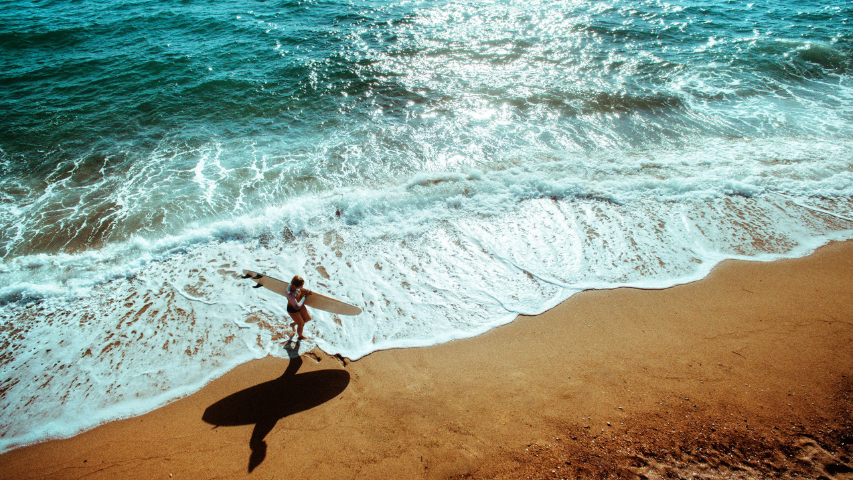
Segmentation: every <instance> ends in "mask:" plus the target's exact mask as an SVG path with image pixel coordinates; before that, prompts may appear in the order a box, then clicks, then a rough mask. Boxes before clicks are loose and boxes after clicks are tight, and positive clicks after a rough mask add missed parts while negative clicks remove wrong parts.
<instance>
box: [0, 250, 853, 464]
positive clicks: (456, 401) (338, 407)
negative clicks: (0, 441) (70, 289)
mask: <svg viewBox="0 0 853 480" xmlns="http://www.w3.org/2000/svg"><path fill="white" fill-rule="evenodd" d="M349 321H358V318H357V317H355V318H353V319H350V320H349ZM851 340H853V242H851V241H846V242H835V243H831V244H829V245H827V246H825V247H822V248H820V249H819V250H817V251H816V252H815V253H813V254H812V255H809V256H807V257H804V258H798V259H784V260H778V261H774V262H746V261H734V260H731V261H726V262H724V263H722V264H721V265H718V266H717V267H716V268H715V269H714V270H713V271H712V272H711V274H710V275H709V276H708V277H706V278H704V279H702V280H700V281H697V282H693V283H689V284H685V285H678V286H675V287H671V288H666V289H660V290H641V289H632V288H617V289H613V290H593V291H585V292H582V293H580V294H578V295H576V296H574V297H572V298H570V299H569V300H568V301H566V302H564V303H562V304H560V305H559V306H557V307H556V308H553V309H551V310H549V311H547V312H545V313H544V314H541V315H538V316H520V317H518V318H517V319H516V320H515V321H513V322H511V323H510V324H508V325H506V326H503V327H499V328H496V329H494V330H492V331H489V332H487V333H485V334H483V335H480V336H477V337H474V338H470V339H464V340H456V341H452V342H449V343H445V344H441V345H436V346H430V347H425V348H410V349H394V350H386V351H379V352H375V353H373V354H370V355H368V356H366V357H364V358H362V359H360V360H358V361H354V362H350V361H348V360H347V359H345V358H342V357H334V356H329V355H327V354H325V353H323V352H322V351H320V350H319V349H315V350H312V351H310V352H307V353H304V354H303V355H301V356H298V357H295V358H292V359H290V360H289V361H288V360H286V359H280V358H274V357H267V358H263V359H260V360H256V361H251V362H248V363H245V364H243V365H240V366H238V367H237V368H234V369H233V370H231V371H230V372H228V373H227V374H225V375H224V376H222V377H221V378H218V379H216V380H214V381H212V382H211V383H209V384H208V385H207V386H205V387H204V388H203V389H201V390H200V391H198V392H197V393H194V394H192V395H189V396H187V397H185V398H182V399H180V400H177V401H175V402H173V403H170V404H169V405H166V406H164V407H162V408H159V409H157V410H155V411H152V412H150V413H147V414H145V415H141V416H138V417H133V418H127V419H123V420H119V421H114V422H110V423H107V424H104V425H101V426H99V427H97V428H94V429H92V430H89V431H87V432H84V433H81V434H79V435H77V436H74V437H72V438H68V439H62V440H51V441H46V442H43V443H39V444H35V445H30V446H26V447H23V448H18V449H15V450H12V451H10V452H7V453H4V454H3V455H2V456H0V477H2V478H9V479H13V478H15V479H21V478H28V479H29V478H62V479H64V478H68V479H71V478H84V477H85V478H198V479H201V478H318V479H319V478H608V477H609V478H795V477H804V478H850V476H851V473H853V461H851V456H853V449H851V446H850V442H851V438H852V437H851V435H853V434H852V433H851V432H853V430H851V424H853V422H851V420H853V416H852V415H851V408H853V395H852V394H851V392H853V388H851V386H852V385H853V384H851V376H853V342H851Z"/></svg>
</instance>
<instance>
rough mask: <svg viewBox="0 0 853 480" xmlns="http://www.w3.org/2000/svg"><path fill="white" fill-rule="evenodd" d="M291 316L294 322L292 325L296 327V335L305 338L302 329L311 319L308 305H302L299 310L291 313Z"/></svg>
mask: <svg viewBox="0 0 853 480" xmlns="http://www.w3.org/2000/svg"><path fill="white" fill-rule="evenodd" d="M290 318H292V319H293V322H294V323H293V324H291V327H293V326H295V327H296V335H298V336H299V339H303V338H305V336H304V335H302V329H303V328H304V327H305V324H306V323H308V322H310V321H311V314H310V313H308V309H307V308H306V307H302V309H301V310H299V311H298V312H294V313H291V314H290Z"/></svg>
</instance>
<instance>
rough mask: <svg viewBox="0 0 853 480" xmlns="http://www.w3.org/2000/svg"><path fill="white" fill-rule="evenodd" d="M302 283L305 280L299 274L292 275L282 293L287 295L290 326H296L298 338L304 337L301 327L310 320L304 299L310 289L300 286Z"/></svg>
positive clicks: (309, 292) (309, 293)
mask: <svg viewBox="0 0 853 480" xmlns="http://www.w3.org/2000/svg"><path fill="white" fill-rule="evenodd" d="M303 285H305V280H303V279H302V277H300V276H299V275H294V276H293V279H292V280H290V285H288V287H287V291H286V292H285V294H284V296H285V297H287V313H289V314H290V318H292V319H293V323H291V324H290V326H291V328H296V334H297V335H299V339H300V340H302V339H304V338H305V337H304V336H303V335H302V329H303V327H305V324H306V323H308V322H310V321H311V314H310V313H308V307H306V306H305V299H306V298H307V297H308V295H311V290H308V289H307V288H302V286H303Z"/></svg>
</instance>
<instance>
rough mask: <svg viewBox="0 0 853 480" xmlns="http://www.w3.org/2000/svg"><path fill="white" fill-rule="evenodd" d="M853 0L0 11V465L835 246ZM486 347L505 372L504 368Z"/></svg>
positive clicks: (445, 0)
mask: <svg viewBox="0 0 853 480" xmlns="http://www.w3.org/2000/svg"><path fill="white" fill-rule="evenodd" d="M851 19H853V4H851V3H850V2H849V1H846V0H828V1H824V2H803V1H793V0H772V1H761V0H757V1H754V2H751V3H746V2H735V1H722V0H705V1H689V0H685V1H680V2H678V1H674V2H672V3H668V2H664V1H656V0H640V1H627V0H602V1H537V0H526V1H519V0H492V1H488V0H470V1H462V0H459V1H450V0H439V1H407V0H400V1H392V0H369V1H368V0H366V1H357V0H352V1H340V0H317V1H312V0H304V1H273V0H270V1H261V0H256V1H251V0H240V1H234V2H213V1H204V0H184V1H181V2H165V3H164V2H147V1H129V0H123V1H114V0H99V1H95V0H77V1H54V0H40V1H23V0H7V1H6V2H4V5H3V8H2V9H0V256H2V262H0V372H2V376H0V411H2V412H3V415H2V417H0V451H6V450H9V449H12V448H15V447H17V446H21V445H25V444H28V443H32V442H37V441H41V440H44V439H47V438H57V437H65V436H69V435H73V434H75V433H77V432H80V431H82V430H85V429H88V428H91V427H93V426H95V425H98V424H100V423H103V422H106V421H109V420H113V419H117V418H122V417H127V416H131V415H137V414H141V413H144V412H146V411H150V410H152V409H154V408H157V407H158V406H161V405H163V404H165V403H167V402H169V401H171V400H173V399H175V398H178V397H180V396H183V395H187V394H189V393H192V392H193V391H196V390H198V389H199V388H201V387H202V386H203V385H204V384H205V383H207V382H209V381H210V380H212V379H214V378H216V377H218V376H220V375H222V374H223V373H224V372H226V371H227V370H229V369H231V368H233V367H234V366H235V365H238V364H240V363H243V362H246V361H249V360H251V359H254V358H260V357H263V356H266V355H279V356H286V351H285V350H284V349H283V345H284V342H285V341H286V340H287V339H288V338H289V333H290V331H289V328H288V327H287V324H288V323H289V320H288V318H287V314H286V312H285V302H284V299H283V298H282V297H280V296H277V295H276V294H274V293H272V292H269V291H267V290H265V289H252V288H249V287H250V286H251V285H252V283H253V282H251V281H250V280H243V279H241V278H240V276H241V275H242V269H243V268H249V269H252V270H257V271H262V272H266V273H268V274H269V275H271V276H274V277H278V278H282V279H285V280H287V279H289V278H290V277H291V276H293V275H294V274H299V275H302V276H303V277H305V278H306V281H307V286H308V288H311V289H313V290H316V291H318V292H321V293H324V294H327V295H331V296H334V297H336V298H339V299H342V300H345V301H348V302H350V303H353V304H355V305H358V306H360V307H361V308H363V309H364V312H363V313H362V314H361V315H359V316H355V317H339V316H336V315H332V314H328V313H326V312H322V311H318V310H315V311H314V321H313V322H311V323H309V324H308V326H307V327H306V334H307V335H308V336H309V337H310V339H309V340H308V341H306V342H303V343H302V345H301V349H302V351H303V352H304V351H307V350H310V349H311V348H314V347H319V348H320V349H322V350H323V351H325V352H328V353H330V354H340V355H342V356H344V357H348V358H350V359H358V358H361V357H363V356H365V355H368V354H370V353H371V352H374V351H377V350H381V349H389V348H405V347H416V346H426V345H433V344H437V343H441V342H446V341H449V340H452V339H458V338H464V337H471V336H475V335H478V334H480V333H483V332H485V331H488V330H489V329H491V328H494V327H495V326H498V325H502V324H505V323H507V322H510V321H512V320H513V319H514V318H516V316H517V315H519V314H536V313H540V312H543V311H545V310H547V309H549V308H551V307H553V306H554V305H556V304H558V303H559V302H562V301H564V300H566V299H567V298H569V297H570V296H571V295H573V294H575V293H577V292H580V291H582V290H585V289H594V288H615V287H619V286H633V287H639V288H663V287H668V286H672V285H675V284H680V283H685V282H689V281H693V280H697V279H700V278H702V277H703V276H705V275H707V274H708V272H709V271H710V270H711V269H712V268H713V267H714V266H715V265H716V264H718V263H719V262H721V261H723V260H725V259H733V258H735V259H748V260H759V261H767V260H773V259H777V258H782V257H796V256H802V255H806V254H808V253H809V252H811V251H813V250H814V249H815V248H817V247H819V246H821V245H823V244H825V243H827V242H829V241H831V240H843V239H850V238H853V76H851V74H853V24H851ZM494 354H495V355H501V352H494Z"/></svg>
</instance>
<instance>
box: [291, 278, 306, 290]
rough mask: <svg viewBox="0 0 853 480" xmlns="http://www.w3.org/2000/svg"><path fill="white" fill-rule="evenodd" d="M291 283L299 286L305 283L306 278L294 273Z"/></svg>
mask: <svg viewBox="0 0 853 480" xmlns="http://www.w3.org/2000/svg"><path fill="white" fill-rule="evenodd" d="M290 285H291V286H294V287H296V288H299V287H301V286H302V285H305V280H303V279H302V277H300V276H299V275H294V276H293V278H292V279H291V280H290Z"/></svg>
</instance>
